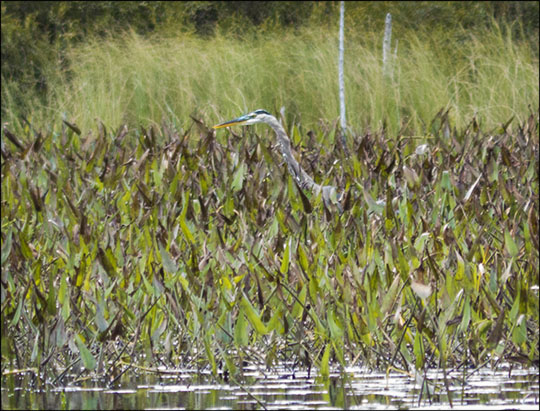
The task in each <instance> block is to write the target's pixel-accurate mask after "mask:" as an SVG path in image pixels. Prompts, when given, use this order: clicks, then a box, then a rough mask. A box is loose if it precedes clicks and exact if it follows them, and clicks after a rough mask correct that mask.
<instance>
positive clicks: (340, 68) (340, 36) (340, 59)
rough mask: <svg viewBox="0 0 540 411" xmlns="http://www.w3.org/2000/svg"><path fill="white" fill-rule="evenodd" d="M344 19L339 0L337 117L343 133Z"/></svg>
mask: <svg viewBox="0 0 540 411" xmlns="http://www.w3.org/2000/svg"><path fill="white" fill-rule="evenodd" d="M344 21H345V2H344V1H342V2H341V11H340V14H339V108H340V110H339V118H340V120H341V131H342V133H345V130H346V129H347V121H346V120H345V84H344V75H343V28H344V25H345V24H344Z"/></svg>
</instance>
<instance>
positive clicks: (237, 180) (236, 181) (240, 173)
mask: <svg viewBox="0 0 540 411" xmlns="http://www.w3.org/2000/svg"><path fill="white" fill-rule="evenodd" d="M245 172H246V165H245V164H244V163H242V164H240V165H239V166H238V170H236V173H234V178H233V181H232V184H231V188H232V191H233V193H236V192H237V191H240V189H241V188H242V183H243V182H244V174H245Z"/></svg>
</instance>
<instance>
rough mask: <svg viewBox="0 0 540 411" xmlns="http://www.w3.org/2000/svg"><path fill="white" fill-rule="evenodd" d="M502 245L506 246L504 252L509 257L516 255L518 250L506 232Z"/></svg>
mask: <svg viewBox="0 0 540 411" xmlns="http://www.w3.org/2000/svg"><path fill="white" fill-rule="evenodd" d="M504 245H505V246H506V251H508V254H510V256H511V257H516V256H517V255H518V253H519V249H518V247H517V245H516V243H515V241H514V239H513V238H512V236H511V235H510V233H509V232H508V230H505V231H504Z"/></svg>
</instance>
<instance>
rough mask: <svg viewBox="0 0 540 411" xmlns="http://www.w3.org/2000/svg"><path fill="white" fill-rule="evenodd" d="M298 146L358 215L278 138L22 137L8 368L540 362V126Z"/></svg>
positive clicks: (307, 136)
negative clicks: (314, 191)
mask: <svg viewBox="0 0 540 411" xmlns="http://www.w3.org/2000/svg"><path fill="white" fill-rule="evenodd" d="M287 129H288V130H289V134H290V136H291V140H292V142H293V146H294V147H295V148H296V151H297V152H298V154H299V159H300V161H301V163H302V165H303V167H304V168H305V169H306V171H307V172H308V173H309V174H310V175H312V176H314V178H315V180H316V181H318V182H323V183H325V184H334V185H336V186H339V187H341V188H343V189H344V190H345V192H346V195H345V202H344V205H343V206H344V211H343V213H342V214H340V213H338V212H336V211H335V210H329V209H326V207H325V205H324V204H323V202H322V201H321V199H320V197H317V196H315V195H311V194H310V193H303V192H301V191H300V190H299V188H298V187H297V186H296V185H295V183H294V181H293V180H292V179H291V177H290V175H289V173H288V172H287V168H286V165H285V164H284V163H283V160H282V158H281V157H280V155H279V154H278V151H277V150H276V147H275V139H274V135H273V133H272V131H271V130H270V129H268V128H266V127H264V126H262V127H261V128H259V127H256V128H239V129H234V128H233V129H232V130H230V131H219V132H218V133H216V131H214V130H212V129H210V128H209V127H208V126H207V125H206V124H205V123H204V122H203V121H201V120H199V119H193V124H192V127H191V128H190V129H187V130H177V129H176V128H175V127H174V126H173V125H170V124H165V123H163V124H161V125H160V126H156V125H152V126H151V127H149V128H148V129H145V128H143V127H139V128H128V127H127V126H122V127H119V128H118V129H117V130H108V129H107V128H106V127H105V126H104V125H103V124H99V125H98V127H96V129H95V130H84V131H82V130H80V129H79V128H78V127H77V125H75V124H72V123H69V122H68V121H64V122H63V124H62V125H61V127H56V128H54V127H52V128H51V129H50V130H49V131H44V130H41V131H40V130H35V129H34V128H33V127H32V125H30V124H27V127H26V128H25V131H24V132H23V134H21V133H18V132H16V131H14V130H10V129H9V126H4V128H3V130H2V164H1V172H2V202H1V213H2V217H1V221H2V250H1V251H2V254H1V258H2V260H1V262H2V284H1V286H2V288H1V304H2V312H1V321H2V365H3V366H2V371H3V372H21V371H30V372H31V373H32V374H33V375H34V377H37V379H36V381H41V382H43V381H46V382H49V383H60V382H62V383H65V382H66V378H67V377H68V376H70V378H71V377H72V376H73V375H74V373H75V375H80V376H83V377H84V376H87V375H95V374H94V373H97V375H100V376H105V377H106V378H108V380H109V381H114V379H115V378H116V377H117V376H119V375H121V374H122V373H123V372H124V371H125V370H126V369H127V368H129V366H130V365H136V366H139V367H148V368H151V369H154V368H155V367H157V366H165V367H168V368H178V367H182V368H198V369H207V370H208V369H209V370H211V372H212V373H213V374H214V375H215V376H216V377H218V376H223V377H230V378H236V377H237V376H238V375H239V374H241V373H242V369H243V364H246V363H254V364H259V365H260V364H264V365H266V366H268V367H272V366H273V365H276V364H278V363H281V362H284V361H285V362H287V363H289V364H290V363H291V362H292V364H295V366H296V367H302V368H308V369H310V368H311V367H316V368H317V369H318V373H319V374H320V375H322V376H323V377H324V376H326V377H327V376H328V375H329V373H330V370H331V369H332V367H334V366H336V365H337V366H339V365H341V366H355V365H362V366H369V367H375V368H379V369H383V370H388V369H391V368H393V369H398V370H405V371H409V372H410V371H413V370H414V369H416V370H424V369H426V368H427V367H442V368H444V369H453V370H456V369H461V368H468V367H479V366H482V365H485V364H490V365H492V366H496V364H497V363H498V362H499V361H501V360H502V361H505V362H510V363H520V364H525V365H527V366H530V365H531V364H536V365H537V364H538V358H539V354H538V342H539V341H538V339H539V332H538V331H539V319H538V316H539V314H538V309H539V307H538V282H539V277H538V275H539V274H538V272H539V263H538V255H539V254H538V253H539V251H538V250H539V233H538V155H539V153H538V147H539V141H538V113H532V114H531V115H530V117H529V118H528V119H527V120H525V121H524V122H523V123H522V124H518V125H512V126H510V121H509V122H508V123H507V124H502V125H501V127H498V128H497V129H494V130H482V127H481V126H479V124H478V123H477V120H476V119H474V118H473V119H472V120H471V121H470V123H469V124H468V125H467V126H466V127H465V128H464V129H460V130H458V129H456V127H454V126H453V125H452V124H451V122H450V120H449V118H448V113H447V112H443V111H441V112H439V113H438V115H437V116H436V117H435V118H434V119H433V121H432V122H431V124H429V125H428V126H427V127H426V129H425V130H424V133H423V135H421V136H408V135H404V133H403V134H402V133H398V134H397V135H389V133H387V131H386V130H385V129H384V128H382V129H380V130H378V131H369V132H364V133H357V134H354V133H351V134H350V135H349V136H348V137H347V147H346V149H344V147H343V146H342V145H341V144H340V143H339V141H341V140H340V139H338V138H335V137H336V128H335V124H334V125H328V124H323V123H321V124H320V126H319V127H318V129H317V130H309V131H308V132H305V131H303V130H302V126H301V125H300V124H292V125H288V126H287ZM77 373H79V374H77ZM88 373H90V374H88ZM64 377H65V378H64Z"/></svg>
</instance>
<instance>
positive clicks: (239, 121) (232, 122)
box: [212, 116, 249, 128]
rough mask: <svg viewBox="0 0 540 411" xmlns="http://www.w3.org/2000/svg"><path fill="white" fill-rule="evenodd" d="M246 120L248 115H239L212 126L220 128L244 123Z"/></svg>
mask: <svg viewBox="0 0 540 411" xmlns="http://www.w3.org/2000/svg"><path fill="white" fill-rule="evenodd" d="M248 120H249V117H248V116H241V117H237V118H235V119H234V120H230V121H226V122H225V123H221V124H216V125H215V126H214V127H212V128H222V127H230V126H235V125H238V124H244V123H245V122H246V121H248Z"/></svg>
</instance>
